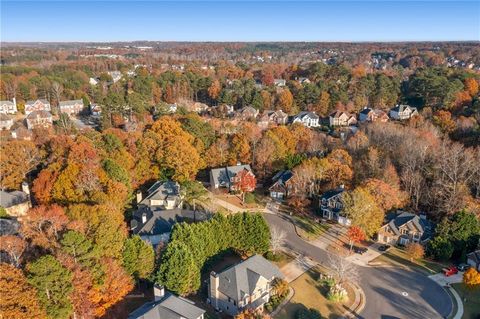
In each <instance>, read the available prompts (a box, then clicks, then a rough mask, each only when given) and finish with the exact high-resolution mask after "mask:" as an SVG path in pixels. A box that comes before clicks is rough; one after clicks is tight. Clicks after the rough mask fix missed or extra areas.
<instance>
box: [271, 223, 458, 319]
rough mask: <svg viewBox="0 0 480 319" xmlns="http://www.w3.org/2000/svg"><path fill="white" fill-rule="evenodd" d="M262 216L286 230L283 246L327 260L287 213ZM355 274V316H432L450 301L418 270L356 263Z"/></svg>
mask: <svg viewBox="0 0 480 319" xmlns="http://www.w3.org/2000/svg"><path fill="white" fill-rule="evenodd" d="M265 218H266V219H267V221H268V223H269V224H270V225H275V226H277V227H279V228H281V229H284V230H285V231H286V232H287V238H286V246H287V248H290V249H292V250H293V251H296V252H298V253H300V254H304V255H306V256H310V257H311V258H313V259H314V260H315V261H317V262H319V263H323V264H325V263H326V262H327V260H328V256H327V252H326V251H325V250H323V249H321V248H319V247H316V246H313V245H311V244H309V243H308V242H305V241H303V240H302V239H301V238H300V237H298V236H297V234H296V233H295V230H294V228H293V225H292V224H291V223H290V221H289V220H288V218H287V217H285V216H282V215H275V214H265ZM359 275H360V282H359V284H360V286H361V287H362V288H363V291H364V293H365V297H366V306H365V308H364V309H363V311H362V312H361V314H360V315H359V316H358V318H364V319H417V318H418V319H436V318H443V317H445V316H448V314H450V312H451V309H452V302H451V300H450V297H449V296H448V294H447V293H446V292H445V291H444V290H443V288H442V287H440V286H439V285H438V284H436V283H435V282H434V281H432V280H431V279H429V278H428V277H426V276H424V275H423V274H421V273H418V272H414V271H409V270H406V269H401V268H386V267H382V268H374V267H359ZM402 293H407V295H404V294H402Z"/></svg>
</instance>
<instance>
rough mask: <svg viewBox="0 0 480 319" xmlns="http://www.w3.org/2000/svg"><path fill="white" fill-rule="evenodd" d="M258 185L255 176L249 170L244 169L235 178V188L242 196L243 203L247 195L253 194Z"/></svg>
mask: <svg viewBox="0 0 480 319" xmlns="http://www.w3.org/2000/svg"><path fill="white" fill-rule="evenodd" d="M256 185H257V180H256V179H255V175H253V173H252V172H250V171H249V170H247V169H243V170H241V171H240V172H238V173H237V175H235V177H234V182H233V188H234V189H235V190H236V191H239V192H240V193H241V194H242V202H243V203H244V202H245V193H246V192H253V191H254V190H255V187H256Z"/></svg>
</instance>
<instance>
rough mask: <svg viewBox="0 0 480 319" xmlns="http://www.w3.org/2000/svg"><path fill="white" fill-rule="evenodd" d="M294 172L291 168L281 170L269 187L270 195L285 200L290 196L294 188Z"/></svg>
mask: <svg viewBox="0 0 480 319" xmlns="http://www.w3.org/2000/svg"><path fill="white" fill-rule="evenodd" d="M292 177H293V172H292V171H290V170H287V171H280V172H278V173H277V174H275V176H273V178H272V182H273V183H272V185H271V186H270V187H269V188H268V191H269V192H270V197H271V198H273V199H279V200H283V199H286V198H287V197H288V195H289V194H290V192H291V190H292V185H291V179H292Z"/></svg>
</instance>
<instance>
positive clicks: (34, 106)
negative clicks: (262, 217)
mask: <svg viewBox="0 0 480 319" xmlns="http://www.w3.org/2000/svg"><path fill="white" fill-rule="evenodd" d="M35 111H47V112H50V111H51V108H50V103H49V102H48V101H47V100H44V99H41V100H32V101H27V102H26V103H25V115H27V116H28V115H29V114H30V113H32V112H35Z"/></svg>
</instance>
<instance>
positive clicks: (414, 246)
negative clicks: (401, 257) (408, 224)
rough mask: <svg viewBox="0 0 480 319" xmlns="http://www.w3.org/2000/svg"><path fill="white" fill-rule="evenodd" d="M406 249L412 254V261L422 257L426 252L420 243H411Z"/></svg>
mask: <svg viewBox="0 0 480 319" xmlns="http://www.w3.org/2000/svg"><path fill="white" fill-rule="evenodd" d="M405 250H406V252H407V254H408V255H409V256H410V261H413V260H418V259H421V258H423V255H424V254H425V251H424V249H423V246H422V245H421V244H419V243H409V244H407V246H406V249H405Z"/></svg>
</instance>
